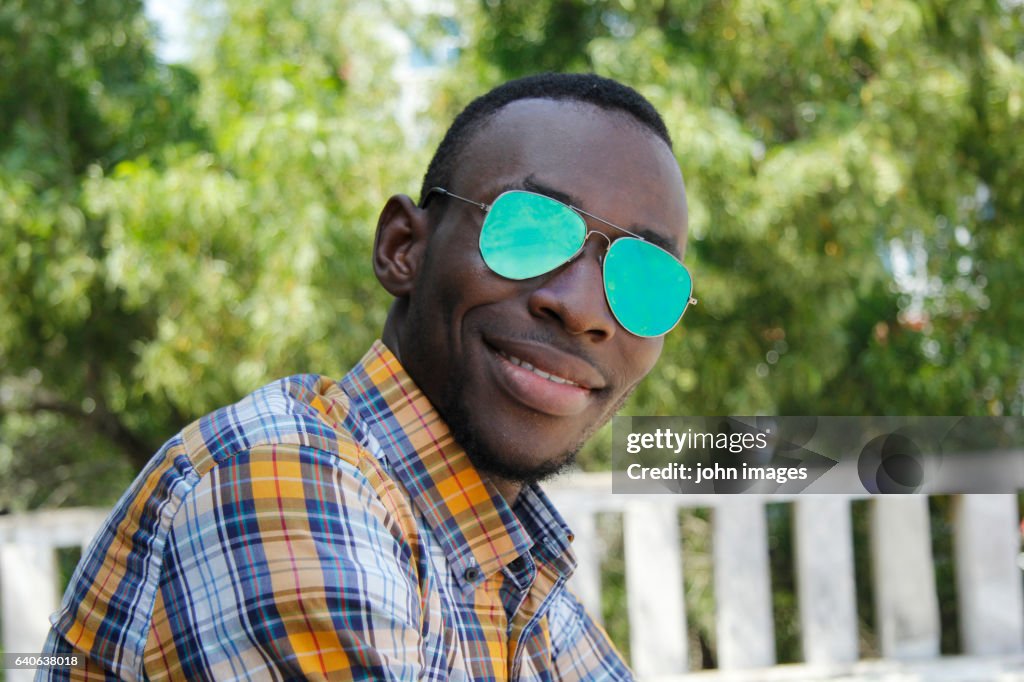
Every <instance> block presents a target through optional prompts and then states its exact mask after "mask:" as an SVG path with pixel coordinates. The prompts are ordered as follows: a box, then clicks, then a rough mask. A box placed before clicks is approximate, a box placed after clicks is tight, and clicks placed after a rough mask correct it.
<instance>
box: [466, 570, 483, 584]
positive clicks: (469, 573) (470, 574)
mask: <svg viewBox="0 0 1024 682" xmlns="http://www.w3.org/2000/svg"><path fill="white" fill-rule="evenodd" d="M462 577H463V578H465V579H466V582H467V583H475V582H476V581H477V580H479V579H480V569H479V568H477V567H476V566H470V567H469V568H467V569H466V570H465V571H463V573H462Z"/></svg>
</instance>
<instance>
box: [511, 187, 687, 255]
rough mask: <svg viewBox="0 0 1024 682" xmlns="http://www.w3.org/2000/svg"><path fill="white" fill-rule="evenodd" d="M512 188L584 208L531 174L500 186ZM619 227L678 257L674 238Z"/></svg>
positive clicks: (648, 230)
mask: <svg viewBox="0 0 1024 682" xmlns="http://www.w3.org/2000/svg"><path fill="white" fill-rule="evenodd" d="M514 189H524V190H526V191H528V192H536V193H537V194H543V195H544V196H547V197H551V198H552V199H555V200H556V201H561V202H562V203H563V204H568V205H569V206H572V207H573V208H576V209H577V210H580V211H582V210H584V209H582V208H580V207H579V206H580V204H581V203H582V202H581V201H580V200H579V199H577V198H576V197H574V196H572V195H571V194H567V193H565V192H563V191H561V190H559V189H556V188H554V187H551V186H549V185H545V184H544V183H543V182H539V181H538V180H537V179H536V178H535V177H534V176H533V175H528V176H526V178H525V179H523V181H522V182H518V183H513V184H511V185H508V186H506V187H504V188H502V191H503V192H507V191H509V190H514ZM596 217H597V218H598V219H600V220H604V219H603V218H601V217H600V216H596ZM609 224H613V223H609ZM620 227H622V228H623V229H625V230H628V231H630V232H632V233H633V234H635V235H637V236H639V237H643V238H644V239H645V240H647V241H649V242H650V243H652V244H654V245H655V246H660V247H661V248H663V249H664V250H666V251H668V252H669V253H671V254H672V255H673V256H675V257H676V258H679V244H678V243H677V242H676V240H675V239H670V238H668V237H666V236H665V235H663V234H661V233H659V232H655V231H654V230H652V229H651V228H649V227H645V226H644V225H636V224H634V225H629V226H625V225H622V226H620Z"/></svg>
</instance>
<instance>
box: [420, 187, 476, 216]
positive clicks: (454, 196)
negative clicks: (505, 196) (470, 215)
mask: <svg viewBox="0 0 1024 682" xmlns="http://www.w3.org/2000/svg"><path fill="white" fill-rule="evenodd" d="M434 192H437V193H438V194H443V195H445V196H446V197H451V198H452V199H458V200H459V201H465V202H466V203H467V204H473V205H474V206H476V207H477V208H479V209H481V210H483V211H484V213H486V212H487V211H489V210H490V208H491V207H490V206H488V205H487V204H482V203H480V202H479V201H473V200H472V199H467V198H466V197H460V196H459V195H458V194H454V193H452V192H449V191H448V190H446V189H444V188H443V187H431V188H430V190H429V191H428V192H427V194H428V195H430V194H433V193H434Z"/></svg>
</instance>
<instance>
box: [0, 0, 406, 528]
mask: <svg viewBox="0 0 1024 682" xmlns="http://www.w3.org/2000/svg"><path fill="white" fill-rule="evenodd" d="M390 9H391V10H393V11H396V12H397V11H399V9H400V8H399V7H398V6H397V5H395V6H394V7H391V8H390ZM382 19H384V20H382ZM394 25H395V21H394V20H392V19H391V18H389V17H387V16H385V15H383V14H382V11H381V10H380V9H378V8H376V7H375V6H374V4H373V3H368V2H366V3H359V2H351V3H346V4H343V5H336V6H331V7H329V8H328V7H324V6H320V5H315V4H311V3H307V4H299V5H295V4H294V3H288V2H283V1H275V0H266V1H265V2H256V3H254V2H225V3H223V4H222V5H221V6H220V13H219V14H217V15H216V16H215V17H214V24H213V26H212V28H210V27H208V29H209V31H210V33H211V35H212V40H211V43H210V44H211V49H210V50H209V52H207V53H204V54H202V55H201V56H200V57H199V58H198V60H197V63H196V65H195V66H194V71H193V70H189V69H186V68H183V67H179V66H168V65H165V64H161V63H159V62H158V61H156V59H155V58H154V56H153V52H152V35H151V28H150V27H149V25H148V24H147V22H146V20H145V18H144V16H143V14H142V6H141V3H139V2H129V3H120V2H105V1H104V0H95V1H93V0H90V1H89V2H83V3H73V4H67V3H63V2H57V1H56V0H47V1H44V2H13V3H4V5H3V6H2V8H0V59H2V61H3V63H4V64H5V65H7V64H11V65H14V68H11V69H7V68H6V66H5V69H4V70H3V74H2V75H0V107H2V108H0V111H2V118H0V132H2V135H0V264H2V265H0V268H2V271H3V273H4V274H3V288H2V290H0V419H2V422H0V436H2V438H0V509H11V510H13V509H19V508H26V507H34V506H40V505H57V504H73V503H77V504H101V503H107V502H109V501H111V500H112V499H113V497H114V496H116V495H117V494H119V492H120V489H123V487H124V485H125V483H126V482H127V480H130V478H131V476H132V475H133V472H134V471H135V470H137V468H138V467H139V466H141V464H142V463H143V462H144V461H145V460H146V459H148V458H149V456H150V455H151V454H152V452H153V451H154V450H155V448H156V447H158V446H159V444H160V443H161V442H162V441H163V440H164V439H165V438H166V437H167V436H168V435H170V434H171V433H173V432H175V431H177V430H178V429H179V428H181V427H182V426H184V425H185V424H186V423H187V422H188V421H189V420H191V419H192V418H194V417H196V416H198V415H200V414H202V413H204V412H206V411H208V410H210V409H212V408H213V407H215V406H217V405H218V404H223V403H226V402H230V401H233V400H235V399H237V398H238V397H240V396H241V395H244V394H245V393H247V392H248V391H250V390H252V389H253V388H254V387H256V386H258V385H259V384H261V383H263V382H265V381H267V380H269V379H271V378H273V377H275V376H280V375H284V374H289V373H295V372H299V371H322V372H326V373H332V374H337V373H339V372H341V371H342V370H343V369H344V368H345V367H346V366H347V365H349V364H351V363H352V362H353V361H354V360H355V359H357V358H358V356H359V355H360V354H361V353H362V352H363V350H365V348H366V346H367V345H368V343H369V341H370V340H371V339H372V338H373V337H374V336H375V335H376V334H377V333H378V332H379V329H380V327H381V325H382V323H383V317H384V313H385V311H386V300H385V298H384V296H383V295H382V292H379V291H378V287H376V286H374V285H373V284H372V281H373V278H372V273H371V270H370V264H369V258H368V254H369V249H370V244H371V240H372V234H373V228H374V225H375V222H376V213H377V211H378V210H379V208H380V206H382V205H383V202H384V200H385V199H386V197H387V196H388V194H390V193H391V192H393V191H408V190H412V189H415V186H416V184H417V183H416V182H415V179H416V178H415V173H416V172H418V169H419V167H421V166H422V165H423V162H422V159H417V158H416V156H415V154H410V153H408V152H407V151H406V149H405V147H406V144H405V138H406V133H405V132H404V131H403V130H401V129H400V128H399V126H398V125H397V123H396V122H395V121H396V116H395V115H394V113H395V112H390V111H388V110H387V108H382V106H381V102H395V103H397V102H399V101H400V99H399V93H398V90H397V87H396V85H395V84H394V80H393V79H392V78H391V77H390V74H391V67H392V55H391V53H390V51H389V50H388V49H386V48H385V47H383V43H384V42H386V39H387V38H388V36H387V35H385V34H384V30H385V29H386V28H387V27H388V26H394ZM382 27H383V28H382ZM200 84H201V87H200ZM397 106H398V105H397V104H396V105H395V107H396V109H397Z"/></svg>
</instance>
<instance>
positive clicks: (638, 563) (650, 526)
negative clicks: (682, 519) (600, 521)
mask: <svg viewBox="0 0 1024 682" xmlns="http://www.w3.org/2000/svg"><path fill="white" fill-rule="evenodd" d="M623 530H624V541H625V554H626V598H627V600H628V602H629V643H630V651H631V653H632V663H633V669H634V670H635V671H636V674H637V675H638V676H640V677H645V676H648V675H667V674H673V673H682V672H686V669H687V642H686V607H685V605H684V601H683V570H682V567H683V560H682V547H681V546H680V544H679V518H678V512H677V510H676V508H675V507H674V506H673V505H670V504H665V503H664V502H663V501H661V500H656V501H652V502H633V503H631V504H629V505H628V506H627V507H626V510H625V514H624V517H623Z"/></svg>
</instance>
